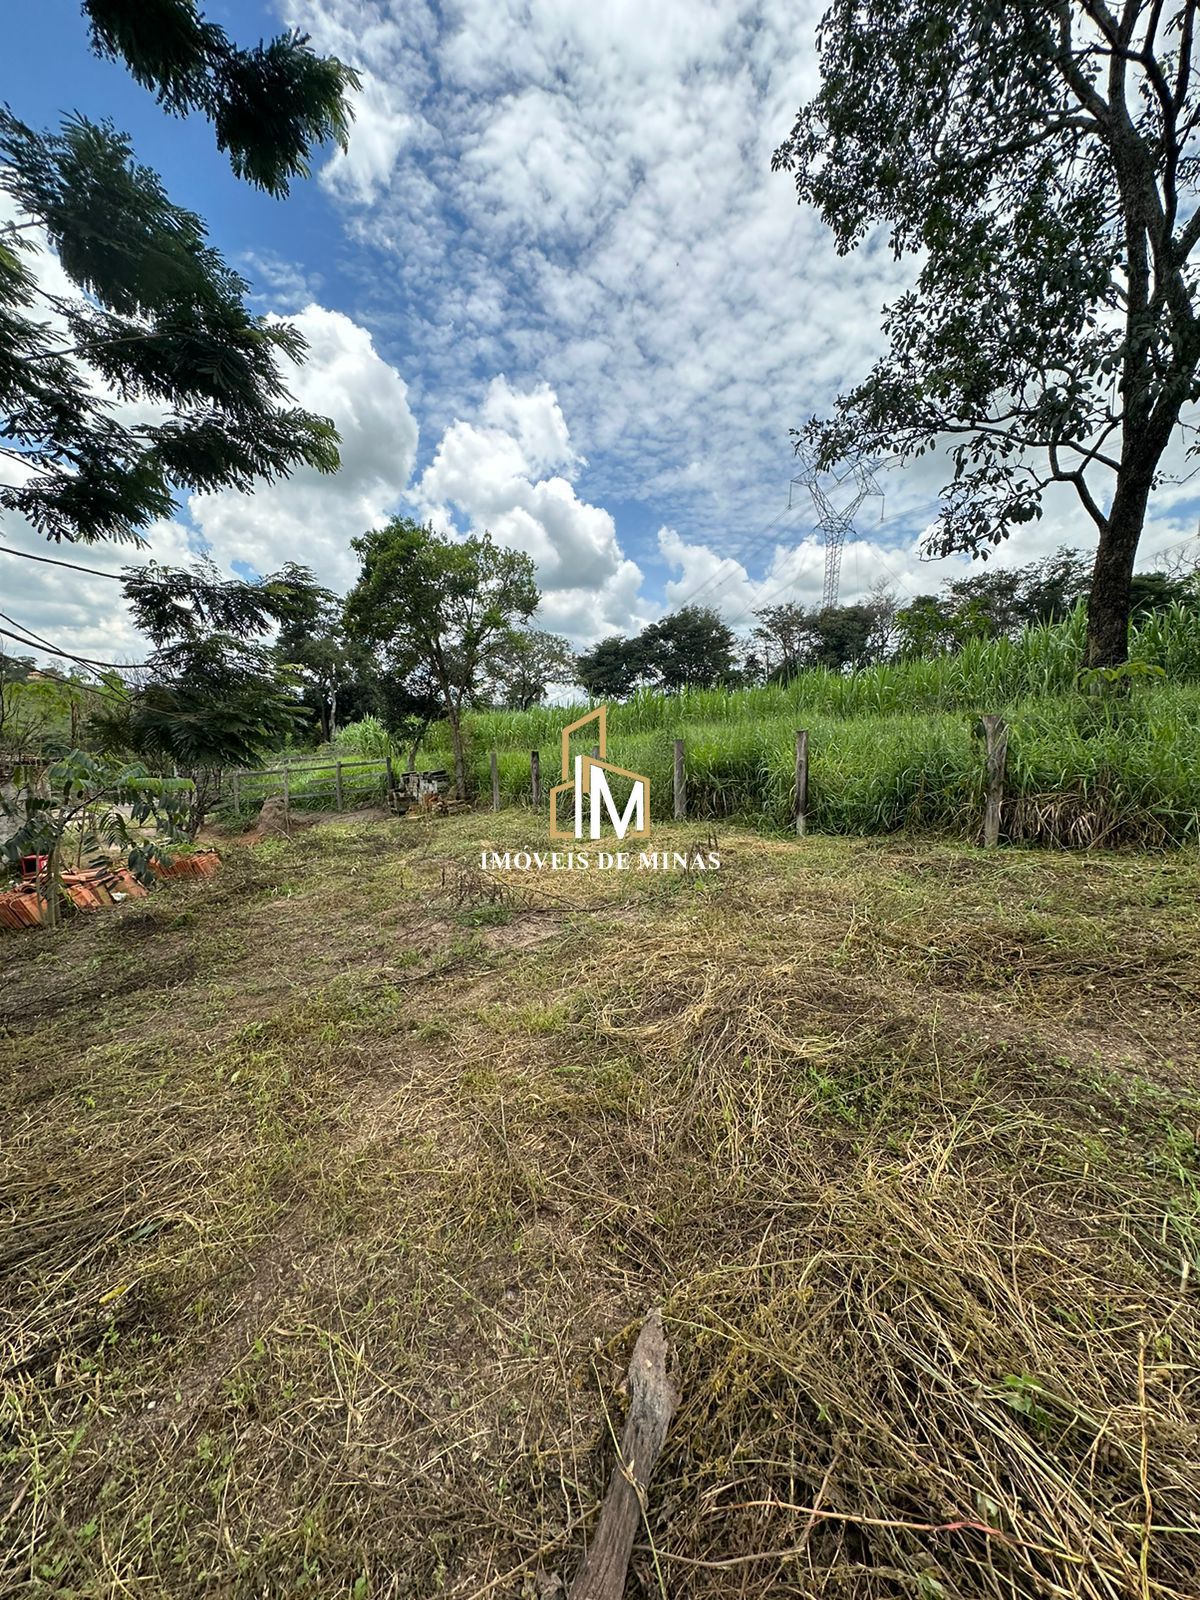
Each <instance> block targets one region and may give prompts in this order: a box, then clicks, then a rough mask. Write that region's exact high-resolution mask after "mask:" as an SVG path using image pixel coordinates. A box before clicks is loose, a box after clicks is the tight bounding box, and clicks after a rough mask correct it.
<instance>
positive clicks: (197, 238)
mask: <svg viewBox="0 0 1200 1600" xmlns="http://www.w3.org/2000/svg"><path fill="white" fill-rule="evenodd" d="M84 9H85V11H86V12H87V14H88V16H89V18H90V20H91V24H92V38H93V43H94V45H95V47H96V48H97V49H98V50H100V51H101V52H102V53H104V54H107V55H110V56H114V57H120V58H122V59H123V60H125V62H126V63H127V64H128V66H129V67H130V69H131V71H132V72H133V73H134V76H135V77H137V78H138V80H139V81H140V82H142V83H145V84H146V85H147V86H149V87H151V88H152V89H154V91H155V92H156V93H157V94H158V97H159V99H160V101H161V102H162V104H163V105H164V106H165V107H167V108H168V109H169V110H171V111H173V112H176V113H179V114H182V113H185V112H188V111H191V110H199V111H201V112H203V114H204V115H206V116H207V117H209V119H210V120H211V121H212V122H213V123H214V125H215V127H216V131H217V140H218V143H219V144H220V146H221V148H222V149H225V150H227V151H228V152H229V155H230V159H231V161H232V164H233V167H234V170H235V172H237V173H238V174H239V176H242V177H245V178H247V179H249V180H250V181H251V182H254V183H257V184H259V185H261V186H262V187H264V188H266V189H268V190H269V191H271V192H272V193H276V194H283V193H286V191H287V185H288V178H289V177H290V176H293V175H295V174H299V173H303V172H305V171H306V170H307V165H306V162H307V154H308V151H309V149H310V147H311V146H312V145H313V144H315V143H320V142H323V141H324V140H326V139H330V138H333V139H338V140H344V138H345V133H346V121H347V116H348V111H347V108H346V99H345V97H346V95H347V93H348V91H349V90H350V89H351V88H352V87H353V85H354V82H355V81H356V80H355V79H354V75H353V73H350V72H349V71H348V70H347V69H346V68H345V67H343V66H342V65H341V64H340V63H339V62H337V61H333V60H322V59H321V58H320V57H317V56H315V55H313V54H312V52H311V51H310V50H309V49H308V47H307V44H306V42H305V40H304V39H303V38H302V37H301V36H299V35H296V34H285V35H281V36H280V37H279V38H277V39H275V40H273V41H271V42H270V43H266V44H260V45H259V46H257V47H255V48H254V49H251V50H239V49H237V48H236V47H234V46H233V45H232V44H231V43H230V42H229V40H228V39H227V38H226V36H225V34H224V32H223V30H222V29H220V28H219V27H217V26H216V25H215V24H212V23H208V22H206V21H205V20H204V19H203V17H202V16H201V15H200V14H199V13H198V12H197V11H196V9H195V7H194V5H192V4H190V3H189V0H149V3H147V0H89V3H88V4H87V5H86V6H85V8H84ZM0 188H3V189H4V190H5V191H6V192H7V193H8V194H9V195H10V196H11V197H12V199H13V200H14V201H15V202H16V203H17V205H18V207H19V208H20V210H21V211H22V212H23V213H24V214H25V215H26V216H27V217H28V218H29V219H30V220H32V221H35V222H37V223H39V224H41V226H42V228H44V230H45V233H46V236H47V237H48V239H49V242H50V244H51V246H52V247H53V249H54V251H55V253H56V255H57V256H58V259H59V261H60V262H61V265H62V267H63V270H64V271H65V273H66V274H67V276H68V277H69V278H70V279H71V281H72V282H73V283H74V284H75V285H76V287H77V288H78V290H79V291H80V292H79V294H78V295H76V296H47V295H46V294H45V293H44V291H42V290H41V289H40V288H39V287H38V284H37V282H36V279H35V276H34V274H33V272H32V271H31V270H30V266H29V261H28V257H29V254H30V252H31V251H32V250H33V249H34V245H33V243H32V241H31V239H30V237H29V235H28V234H27V233H26V232H25V231H24V227H25V224H24V223H21V224H8V225H6V226H4V227H3V228H0V454H6V455H7V456H8V457H9V458H10V459H12V460H14V461H16V462H18V463H19V464H20V466H21V468H22V470H21V471H20V472H18V473H17V474H15V475H14V476H15V481H10V482H9V483H8V484H7V485H6V486H4V487H3V488H0V507H4V508H6V509H8V510H11V511H15V512H19V513H20V514H21V515H23V516H25V517H27V518H28V519H29V521H30V522H31V523H32V524H33V525H34V526H35V527H36V528H38V529H40V530H41V531H42V532H43V533H44V534H45V535H46V536H47V537H48V538H51V539H69V540H76V541H82V542H91V541H95V540H104V539H115V540H124V541H127V542H135V543H136V542H139V539H140V533H141V530H142V529H144V528H146V527H147V526H149V525H150V524H151V523H152V522H154V521H155V520H156V519H157V518H161V517H166V516H168V515H169V514H170V513H171V511H172V509H173V506H174V496H175V493H176V492H177V491H178V490H180V489H183V490H193V491H197V492H204V491H211V490H214V489H218V488H222V487H232V488H237V489H243V490H245V489H249V488H250V487H251V486H252V485H253V484H254V483H255V482H256V481H258V480H260V479H267V480H270V479H273V478H276V477H280V476H285V475H286V474H287V473H289V472H290V471H291V470H293V469H294V468H295V467H296V466H298V465H306V466H310V467H313V468H315V469H316V470H318V471H320V472H332V471H334V470H335V469H336V467H337V464H338V454H337V435H336V433H335V431H334V429H333V426H332V424H331V423H330V422H329V421H328V419H327V418H324V417H319V416H314V415H312V414H311V413H309V412H306V411H303V410H300V409H298V408H296V407H294V406H292V405H290V404H289V396H288V394H287V391H286V389H285V387H284V384H283V380H282V377H281V375H280V368H279V357H281V356H285V357H289V358H291V359H292V360H301V359H302V358H303V355H304V350H305V344H304V340H303V338H302V337H301V336H300V335H299V333H298V332H297V331H296V330H295V329H294V328H292V327H289V326H287V325H283V324H274V323H270V322H268V321H267V320H266V319H265V318H263V317H259V316H255V315H254V314H253V313H251V311H250V310H249V308H248V307H247V305H246V299H245V296H246V292H247V288H248V286H247V284H246V283H245V281H244V280H243V279H242V278H240V277H239V276H238V275H237V273H235V272H233V271H232V270H231V269H230V268H229V266H228V265H227V264H226V263H225V261H224V260H223V259H222V257H221V256H220V254H219V253H218V252H217V251H216V250H214V249H213V247H212V245H211V244H210V243H209V242H208V238H207V234H206V230H205V228H204V224H203V223H202V222H201V220H200V218H199V217H197V216H196V215H195V214H194V213H193V212H191V211H189V210H187V209H185V208H184V207H181V206H178V205H176V204H174V203H173V202H172V201H171V199H170V198H169V196H168V195H167V193H166V190H165V189H164V187H163V185H162V182H161V180H160V179H159V177H158V175H157V174H156V173H155V172H153V171H152V170H151V169H150V168H149V167H146V166H142V165H140V164H139V163H138V162H137V161H136V160H135V159H134V154H133V149H132V145H131V143H130V141H129V139H128V138H127V137H126V135H124V134H122V133H120V132H118V131H117V130H116V129H115V128H113V127H112V126H111V124H109V123H95V122H91V121H88V120H87V119H86V118H84V117H81V116H78V115H76V116H73V117H71V118H69V119H68V120H67V121H66V122H65V123H64V124H63V126H62V127H61V129H60V130H59V131H58V132H57V133H52V132H37V131H35V130H34V129H32V128H30V127H28V126H26V124H24V123H23V122H21V121H20V120H19V119H18V118H17V117H16V116H14V115H13V114H12V112H10V111H8V110H7V109H5V110H3V111H0ZM105 390H108V391H110V392H111V393H112V394H114V395H116V396H118V397H119V398H120V399H121V400H123V401H125V402H135V403H139V402H140V403H141V404H140V406H136V408H130V410H128V411H127V413H126V416H125V419H119V418H118V416H117V415H116V414H115V412H114V410H113V408H112V406H111V404H110V403H109V402H108V400H107V399H106V397H105ZM156 412H157V415H155V413H156ZM139 415H140V417H141V419H142V420H135V417H137V416H139Z"/></svg>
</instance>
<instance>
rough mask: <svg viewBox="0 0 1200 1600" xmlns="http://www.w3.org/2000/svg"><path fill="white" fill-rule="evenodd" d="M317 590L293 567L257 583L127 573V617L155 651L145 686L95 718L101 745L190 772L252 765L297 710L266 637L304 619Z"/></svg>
mask: <svg viewBox="0 0 1200 1600" xmlns="http://www.w3.org/2000/svg"><path fill="white" fill-rule="evenodd" d="M321 592H322V591H321V590H320V589H318V588H317V586H316V585H315V584H314V582H313V578H312V574H311V572H309V571H308V569H307V568H305V567H300V566H296V565H294V564H289V565H288V566H286V567H285V568H283V570H282V571H280V572H277V573H273V574H272V575H271V576H269V577H267V578H264V579H262V580H261V581H260V582H258V583H245V582H240V581H237V580H226V579H223V578H222V577H221V576H220V574H219V572H218V571H217V570H216V569H215V568H214V567H212V566H211V565H210V564H209V563H206V562H197V563H196V564H195V565H193V566H192V567H191V568H182V569H180V568H170V567H158V566H154V565H151V566H149V567H147V568H144V569H141V568H139V569H135V570H132V571H129V570H127V575H126V582H125V593H126V596H127V598H128V600H129V602H130V607H131V610H132V612H133V617H134V621H135V622H136V623H137V625H138V627H139V628H141V629H142V631H143V632H144V633H146V634H148V635H149V637H150V638H151V640H152V641H153V642H154V645H155V650H154V653H153V655H152V656H151V658H150V661H149V662H148V664H147V666H146V669H145V676H144V679H143V681H142V682H141V683H140V684H139V685H137V686H136V687H135V688H134V690H133V691H132V692H131V694H130V695H129V696H128V697H127V698H126V699H124V700H123V701H122V702H121V703H120V704H119V705H118V706H117V707H115V708H114V709H112V710H109V711H107V712H105V714H104V715H103V716H102V717H100V718H98V719H97V724H96V726H97V731H98V733H99V734H100V736H101V738H102V742H103V743H104V744H105V745H106V746H107V747H108V748H110V749H118V750H122V751H126V752H131V753H133V754H136V755H138V756H140V757H143V758H145V759H147V760H160V761H169V762H171V763H172V764H177V765H179V766H180V767H183V768H185V769H187V770H189V771H194V770H196V769H199V768H206V767H224V766H239V767H251V766H255V765H257V763H258V762H260V761H261V760H262V757H263V755H264V753H265V752H266V751H268V750H271V749H274V748H277V747H278V746H279V745H280V744H281V743H282V742H283V740H284V739H285V738H286V737H287V735H288V734H289V733H291V732H292V731H293V729H294V727H295V725H296V720H297V717H298V715H299V712H300V708H299V703H298V697H297V694H296V689H295V684H294V681H293V679H292V677H291V676H290V675H289V674H288V673H287V672H286V671H285V670H284V669H283V668H281V666H280V663H279V661H278V659H277V657H276V655H275V652H274V650H273V648H272V647H271V646H270V645H269V644H268V643H267V642H265V635H267V634H268V633H269V632H270V630H271V629H272V628H274V627H276V626H277V625H279V624H280V623H291V622H294V621H295V619H296V618H297V617H302V616H306V615H310V614H311V613H312V612H313V610H314V608H315V606H316V604H317V602H318V600H319V596H320V594H321Z"/></svg>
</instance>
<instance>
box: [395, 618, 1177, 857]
mask: <svg viewBox="0 0 1200 1600" xmlns="http://www.w3.org/2000/svg"><path fill="white" fill-rule="evenodd" d="M1084 626H1085V618H1084V614H1083V611H1082V609H1081V608H1080V609H1077V610H1076V611H1075V612H1074V613H1073V614H1072V616H1071V617H1070V618H1069V619H1068V620H1067V621H1066V622H1064V623H1059V624H1053V625H1040V626H1033V627H1029V628H1027V629H1025V630H1024V631H1023V632H1022V633H1021V634H1020V635H1019V636H1018V637H1017V638H1016V639H1008V638H998V639H983V638H976V639H973V640H970V641H968V643H967V644H966V645H965V646H964V647H963V649H962V650H961V651H959V652H958V653H957V654H955V655H943V656H937V657H932V658H917V659H912V660H907V661H901V662H888V663H877V664H876V665H874V666H871V667H868V668H865V669H864V670H862V671H860V672H855V673H850V674H843V673H838V672H831V671H829V670H827V669H820V668H818V669H812V670H809V671H805V672H800V673H798V674H797V675H796V676H795V677H794V678H792V679H791V681H790V682H787V683H778V682H776V683H768V684H759V685H756V686H754V687H751V688H745V689H739V690H721V689H685V690H683V691H682V692H680V693H679V694H676V695H669V696H668V695H663V694H658V693H654V692H652V691H648V690H641V691H638V692H637V693H635V694H634V695H633V696H631V698H630V699H629V700H628V701H626V702H625V704H623V705H622V706H621V707H620V708H619V710H617V711H615V712H614V713H613V714H612V717H611V720H610V726H609V740H610V751H611V753H612V756H613V759H614V760H616V761H618V762H619V763H620V764H621V765H622V766H627V767H630V768H632V769H633V770H635V771H637V772H642V773H645V774H646V776H647V777H649V778H650V781H651V798H652V803H653V811H654V814H655V815H656V816H657V817H659V818H665V817H667V816H669V815H670V810H671V792H672V788H671V740H672V739H673V738H674V737H677V736H682V737H683V738H684V739H685V740H686V745H687V775H688V794H689V809H690V812H691V814H692V815H695V816H697V817H699V818H704V817H722V816H739V817H744V818H755V819H758V820H760V821H762V822H765V823H767V824H768V825H770V826H775V827H786V826H787V825H788V822H789V820H790V816H791V806H792V799H793V775H794V754H793V745H794V733H795V729H796V728H797V727H806V728H807V729H808V730H809V738H810V749H811V752H812V766H811V772H810V795H809V801H810V813H809V814H810V821H811V823H812V826H813V827H814V828H815V829H819V830H823V831H828V832H845V833H877V832H886V831H889V830H891V829H894V828H900V827H905V826H913V827H921V828H929V829H938V830H944V831H949V832H954V833H958V834H962V833H964V832H965V833H971V832H973V830H974V828H975V826H976V824H977V820H978V817H979V815H980V811H981V804H982V760H981V757H980V754H979V750H978V747H977V743H976V741H975V740H974V739H973V738H972V726H973V724H974V722H975V720H976V718H977V717H978V715H979V714H980V713H982V712H984V711H999V712H1003V713H1004V714H1005V715H1006V716H1007V717H1008V719H1009V723H1010V734H1009V791H1010V793H1011V795H1012V796H1013V800H1014V807H1013V809H1012V812H1011V818H1010V820H1011V822H1012V832H1011V836H1013V837H1021V838H1031V839H1038V840H1044V841H1047V842H1058V843H1088V842H1092V841H1093V840H1094V839H1106V840H1108V841H1109V842H1115V841H1119V840H1121V839H1123V838H1130V839H1132V838H1140V839H1142V840H1143V841H1146V842H1165V841H1167V840H1182V839H1191V838H1193V837H1196V836H1197V832H1198V821H1197V819H1198V817H1200V687H1197V686H1196V685H1197V684H1200V614H1198V613H1197V612H1196V611H1195V610H1194V609H1193V608H1191V607H1189V606H1181V605H1175V606H1173V607H1170V608H1168V610H1166V611H1165V612H1163V613H1160V614H1157V615H1156V616H1154V617H1151V618H1148V619H1146V621H1145V622H1143V623H1142V624H1141V625H1140V626H1139V627H1137V628H1135V629H1134V631H1133V637H1132V651H1133V656H1134V661H1135V664H1136V665H1135V667H1134V669H1133V671H1131V672H1130V673H1128V674H1126V675H1125V676H1126V677H1127V678H1128V679H1134V680H1135V681H1134V682H1133V684H1132V687H1131V689H1130V693H1129V694H1128V695H1126V696H1123V697H1121V698H1119V699H1116V700H1114V699H1113V698H1112V697H1111V696H1106V697H1103V698H1101V699H1099V700H1093V699H1092V698H1091V697H1090V696H1087V695H1082V694H1080V693H1079V692H1078V689H1077V681H1076V680H1077V668H1078V661H1079V650H1080V645H1081V642H1082V637H1083V630H1084ZM1163 674H1165V675H1166V677H1167V678H1169V679H1171V680H1174V681H1171V682H1164V681H1162V675H1163ZM1187 680H1191V681H1187ZM582 710H583V707H581V706H578V705H573V706H544V707H537V708H535V709H533V710H531V711H529V712H526V713H513V712H485V711H477V712H474V713H472V714H470V715H469V716H468V718H467V719H466V729H467V734H468V754H469V763H470V772H471V778H472V783H473V786H474V787H475V789H476V791H477V792H480V793H484V792H486V790H487V785H488V782H489V777H488V760H489V753H490V751H491V750H492V748H493V747H495V748H496V749H498V751H499V769H500V781H501V790H502V794H503V795H504V796H505V799H506V801H507V803H512V804H521V803H527V801H528V796H529V751H530V750H533V749H538V750H540V752H541V756H542V767H543V772H546V771H552V770H554V769H555V765H556V763H557V761H558V744H559V735H560V733H561V730H562V729H563V727H565V726H566V724H567V723H569V722H571V721H573V720H574V719H575V718H576V717H578V716H579V715H580V714H581V711H582ZM444 736H445V735H444V730H440V729H439V730H436V737H435V740H434V741H432V742H431V745H430V748H429V750H428V752H427V757H428V759H430V760H433V759H435V758H436V753H437V748H438V745H437V740H438V739H441V738H444ZM1018 801H1019V802H1020V803H1019V805H1018V804H1017V802H1018Z"/></svg>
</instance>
